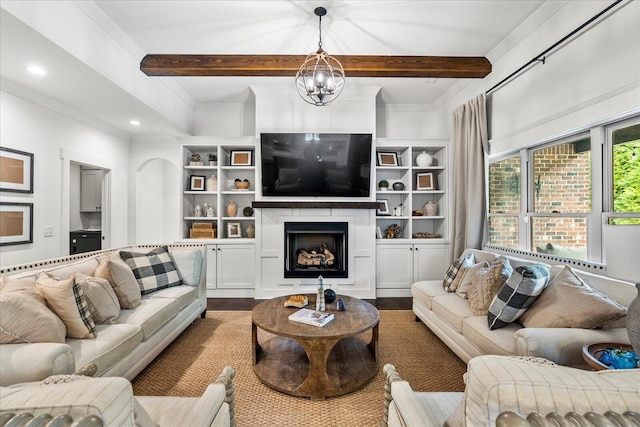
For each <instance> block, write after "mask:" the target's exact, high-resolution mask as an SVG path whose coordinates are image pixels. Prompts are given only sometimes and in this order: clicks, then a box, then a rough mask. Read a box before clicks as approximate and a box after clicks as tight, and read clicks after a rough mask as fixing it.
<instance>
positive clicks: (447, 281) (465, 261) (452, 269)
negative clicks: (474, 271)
mask: <svg viewBox="0 0 640 427" xmlns="http://www.w3.org/2000/svg"><path fill="white" fill-rule="evenodd" d="M470 265H473V254H472V253H470V254H468V255H465V256H462V257H460V258H458V259H456V260H455V261H453V262H452V263H451V265H450V266H449V268H448V269H447V272H446V273H445V274H444V280H443V281H442V287H443V288H444V289H445V290H446V291H447V292H454V291H455V290H456V289H455V288H452V285H453V283H454V280H455V279H456V276H457V275H458V271H460V268H461V267H463V266H470Z"/></svg>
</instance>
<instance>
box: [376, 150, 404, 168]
mask: <svg viewBox="0 0 640 427" xmlns="http://www.w3.org/2000/svg"><path fill="white" fill-rule="evenodd" d="M377 154H378V166H399V163H398V153H396V152H393V151H390V152H385V151H378V153H377Z"/></svg>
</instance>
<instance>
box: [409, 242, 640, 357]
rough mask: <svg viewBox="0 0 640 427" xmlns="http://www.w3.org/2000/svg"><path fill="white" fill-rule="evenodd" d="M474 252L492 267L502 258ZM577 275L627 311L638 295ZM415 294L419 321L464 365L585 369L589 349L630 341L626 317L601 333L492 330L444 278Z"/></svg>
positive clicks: (628, 287) (514, 327)
mask: <svg viewBox="0 0 640 427" xmlns="http://www.w3.org/2000/svg"><path fill="white" fill-rule="evenodd" d="M468 254H473V258H474V262H475V263H479V262H483V261H487V262H488V263H492V262H494V261H495V260H496V259H497V258H498V257H499V256H500V254H498V253H495V252H490V251H486V250H475V249H467V250H465V252H464V253H463V256H466V255H468ZM506 258H508V260H509V264H510V265H511V266H512V267H513V268H516V267H517V266H523V265H533V264H535V263H538V264H540V262H537V261H532V260H526V259H521V258H516V257H512V256H508V257H506ZM545 265H547V264H545ZM563 268H564V266H557V265H554V266H549V282H551V281H552V280H553V279H554V277H555V276H556V275H557V274H558V273H559V272H560V271H561V270H562V269H563ZM573 271H574V272H575V273H576V274H577V275H578V276H579V277H580V279H582V280H583V281H584V282H585V283H586V284H587V285H589V286H590V287H591V288H593V289H595V290H597V291H598V292H600V293H602V294H604V295H606V296H608V297H609V298H611V299H612V300H614V301H615V302H617V303H618V304H620V305H621V306H623V307H628V306H629V304H630V303H631V301H632V300H633V298H634V297H635V296H636V295H637V291H636V288H635V287H634V286H633V285H632V284H630V283H627V282H622V281H619V280H615V279H611V278H609V277H606V276H602V275H596V274H592V273H588V272H584V271H580V270H577V269H574V270H573ZM411 293H412V296H413V311H414V313H415V315H416V320H417V319H420V320H421V321H422V322H424V324H425V325H427V326H428V327H429V329H431V330H432V331H433V332H434V333H435V334H436V335H437V336H438V337H439V338H440V339H441V340H442V341H443V342H444V343H445V344H446V345H447V346H449V347H450V348H451V350H453V351H454V352H455V353H456V354H457V355H458V356H459V357H460V358H461V359H462V360H463V361H464V362H468V361H469V360H471V359H472V358H473V357H476V356H480V355H485V354H493V355H503V356H507V355H515V356H536V357H543V358H546V359H548V360H552V361H554V362H556V363H558V364H562V365H568V366H579V367H584V366H585V365H586V364H585V362H584V360H583V358H582V346H583V345H585V344H592V343H601V342H606V343H623V344H628V343H629V337H628V335H627V330H626V328H625V323H624V322H625V318H624V317H623V318H621V319H619V320H617V321H615V322H612V323H610V324H607V325H606V328H599V329H582V328H567V327H546V328H539V327H524V326H523V325H522V324H521V323H519V322H518V321H515V322H513V323H510V324H509V325H507V326H505V327H502V328H499V329H494V330H491V329H489V326H488V319H487V316H486V315H483V316H477V315H474V313H473V312H472V310H471V307H470V304H469V300H468V299H464V298H461V297H460V295H458V294H456V293H453V292H447V291H446V290H445V289H444V287H443V282H442V281H441V280H438V281H422V282H416V283H414V284H413V285H412V288H411ZM534 304H535V303H534ZM566 304H569V305H571V304H572V301H566ZM592 314H593V313H589V315H592Z"/></svg>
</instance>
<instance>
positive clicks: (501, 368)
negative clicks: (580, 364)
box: [463, 356, 640, 426]
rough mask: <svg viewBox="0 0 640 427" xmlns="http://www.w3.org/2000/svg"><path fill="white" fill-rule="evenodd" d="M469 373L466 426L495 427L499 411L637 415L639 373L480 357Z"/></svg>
mask: <svg viewBox="0 0 640 427" xmlns="http://www.w3.org/2000/svg"><path fill="white" fill-rule="evenodd" d="M467 372H468V373H467V386H466V389H465V393H464V398H463V400H464V404H465V413H466V423H467V425H474V426H475V425H478V426H481V425H482V426H484V425H495V420H496V417H497V416H498V414H500V412H503V411H515V412H518V413H520V414H528V413H530V412H538V413H541V414H547V413H549V412H558V413H560V414H566V413H567V412H570V411H574V412H577V413H585V412H589V411H595V412H606V411H610V410H611V411H616V412H620V413H623V412H625V411H627V410H630V409H633V410H636V411H637V410H638V402H640V387H638V384H640V369H625V370H614V369H611V370H603V371H597V372H590V371H584V370H581V369H575V368H569V367H566V366H560V365H546V364H540V363H537V362H533V361H529V360H526V359H519V358H511V357H502V356H479V357H476V358H473V359H472V360H471V361H470V362H469V365H468V371H467Z"/></svg>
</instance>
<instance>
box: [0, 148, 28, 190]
mask: <svg viewBox="0 0 640 427" xmlns="http://www.w3.org/2000/svg"><path fill="white" fill-rule="evenodd" d="M0 191H12V192H16V193H33V154H32V153H27V152H25V151H19V150H13V149H11V148H5V147H0Z"/></svg>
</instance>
